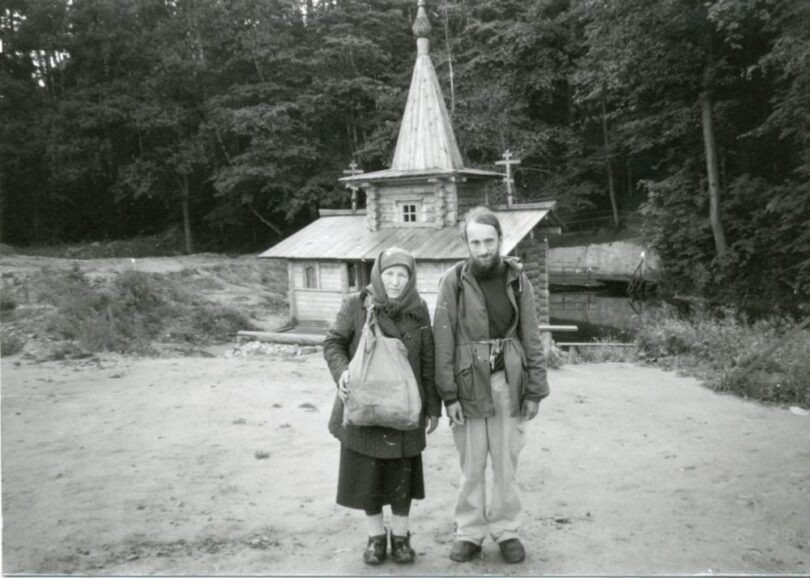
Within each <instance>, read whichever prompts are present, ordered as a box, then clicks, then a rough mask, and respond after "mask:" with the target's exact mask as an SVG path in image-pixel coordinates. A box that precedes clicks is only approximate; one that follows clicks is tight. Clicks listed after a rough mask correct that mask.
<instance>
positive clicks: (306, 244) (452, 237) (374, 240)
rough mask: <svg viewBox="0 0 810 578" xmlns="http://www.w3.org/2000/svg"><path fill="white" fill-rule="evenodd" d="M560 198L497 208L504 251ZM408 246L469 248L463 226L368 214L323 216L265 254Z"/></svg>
mask: <svg viewBox="0 0 810 578" xmlns="http://www.w3.org/2000/svg"><path fill="white" fill-rule="evenodd" d="M553 206H554V203H553V202H551V203H536V204H533V207H536V208H531V209H525V208H521V209H519V210H510V209H506V210H499V211H494V212H495V214H496V215H497V216H498V220H499V221H500V222H501V227H502V229H503V243H502V245H501V251H502V252H503V254H504V255H506V254H508V253H509V252H510V251H511V250H512V249H514V248H515V246H517V244H518V243H519V242H520V240H521V239H523V237H525V236H526V235H527V234H528V233H529V231H531V230H532V229H533V228H534V227H535V226H536V225H537V224H538V223H539V222H540V221H541V220H542V219H543V218H544V217H545V216H546V215H547V214H548V212H549V211H550V210H551V208H552V207H553ZM393 246H396V247H402V248H403V249H406V250H408V251H410V252H411V253H413V256H414V257H415V258H416V259H418V260H430V261H452V260H457V259H465V258H466V257H467V255H468V252H467V247H466V245H465V243H464V241H463V239H462V238H461V235H460V234H459V228H458V227H443V228H441V229H435V228H432V227H396V228H385V229H380V230H378V231H369V230H368V228H367V227H366V217H365V215H335V216H328V217H321V218H320V219H318V220H317V221H315V222H314V223H311V224H310V225H308V226H306V227H304V228H303V229H301V230H300V231H298V232H297V233H294V234H293V235H290V236H289V237H287V238H286V239H284V240H283V241H281V242H280V243H278V244H277V245H274V246H273V247H271V248H270V249H268V250H267V251H265V252H264V253H262V254H261V255H259V257H271V258H277V259H321V260H322V259H337V260H342V261H343V260H373V259H375V258H376V257H377V255H378V254H379V253H380V251H382V250H383V249H386V248H388V247H393Z"/></svg>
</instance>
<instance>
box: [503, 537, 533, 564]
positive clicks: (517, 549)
mask: <svg viewBox="0 0 810 578" xmlns="http://www.w3.org/2000/svg"><path fill="white" fill-rule="evenodd" d="M498 547H500V549H501V556H502V557H503V560H504V562H507V563H508V564H517V563H519V562H523V560H524V558H526V550H525V549H524V548H523V544H521V542H520V540H518V539H517V538H510V539H509V540H504V541H503V542H498Z"/></svg>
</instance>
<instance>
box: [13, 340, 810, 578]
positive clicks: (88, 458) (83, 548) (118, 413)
mask: <svg viewBox="0 0 810 578" xmlns="http://www.w3.org/2000/svg"><path fill="white" fill-rule="evenodd" d="M550 377H551V384H552V396H551V397H550V398H549V399H548V400H547V401H545V402H544V403H543V404H542V405H541V414H540V417H539V418H538V419H537V420H536V421H535V422H533V423H532V425H531V426H530V428H529V440H528V443H527V446H526V449H525V450H524V454H523V455H522V461H521V471H520V475H519V477H520V481H521V486H522V488H523V502H524V509H525V524H524V526H525V529H524V541H525V543H526V545H527V548H528V550H529V557H528V559H527V561H526V562H525V563H524V564H523V565H520V566H506V565H504V564H502V563H501V561H500V559H499V557H498V554H497V548H496V546H494V545H493V544H492V543H491V542H487V543H486V544H485V549H484V555H483V558H482V559H481V560H478V561H475V562H473V563H470V564H466V565H458V564H455V563H453V562H451V561H450V560H449V559H448V558H447V553H448V549H449V542H450V540H451V532H452V516H451V504H452V502H453V496H454V492H455V486H456V477H457V464H456V458H455V452H454V450H453V447H452V438H451V435H450V432H449V428H448V427H447V424H446V422H443V424H442V426H441V427H440V429H439V430H438V431H437V432H436V433H435V434H433V436H432V439H431V442H430V447H429V449H428V451H427V452H426V453H425V455H424V459H425V466H426V471H427V480H426V482H427V488H428V498H427V499H426V500H425V501H423V502H419V503H417V505H416V506H415V507H414V512H413V520H412V525H413V528H412V530H413V532H414V538H413V542H414V545H415V547H416V550H417V552H418V554H419V558H418V561H417V563H416V564H415V565H414V566H413V567H410V568H400V567H394V566H393V565H387V566H384V567H383V568H381V569H377V570H374V571H373V572H372V570H371V569H369V568H367V567H364V566H363V564H362V562H361V561H360V550H361V548H362V545H363V543H364V540H365V538H364V532H365V529H364V523H363V520H362V515H361V514H359V513H357V512H352V511H348V510H345V509H342V508H339V507H337V506H335V505H334V492H335V481H336V466H337V455H338V445H337V442H336V441H334V440H333V439H332V438H331V437H330V436H329V434H328V432H327V431H326V420H327V417H328V412H329V408H330V405H331V398H332V395H333V393H332V391H333V390H332V388H331V385H330V384H329V383H328V374H327V372H326V369H325V366H324V363H323V361H322V359H321V358H320V356H319V355H310V356H305V357H297V358H282V357H262V358H247V359H246V358H233V359H224V358H222V357H219V358H214V359H199V358H178V359H159V360H154V359H148V360H138V359H133V358H121V357H104V358H101V359H100V360H90V361H86V362H83V363H81V364H80V363H77V362H71V363H60V362H48V363H41V364H35V363H29V362H25V361H23V362H22V363H21V364H20V365H17V364H15V362H14V360H13V359H4V360H3V361H2V457H3V480H2V481H3V523H4V531H3V570H4V572H5V573H16V572H26V573H29V572H35V573H65V572H73V573H83V574H105V575H106V574H174V575H177V574H195V575H206V574H218V575H222V574H225V575H243V574H253V575H255V574H344V575H345V574H355V575H356V574H361V575H364V574H371V573H386V574H387V573H395V574H433V575H442V574H478V575H480V574H488V573H494V574H541V573H542V574H572V573H573V574H589V573H599V574H651V573H700V572H709V571H712V572H715V573H716V572H743V573H757V572H768V573H807V572H810V547H808V544H809V543H810V511H808V496H809V495H810V418H807V417H800V416H795V415H792V414H790V413H789V412H787V411H786V410H784V409H781V408H769V407H763V406H760V405H757V404H754V403H749V402H745V401H742V400H739V399H736V398H731V397H727V396H722V395H717V394H714V393H712V392H710V391H708V390H706V389H704V388H702V387H700V386H699V385H698V384H697V383H696V382H695V381H694V380H692V379H687V378H682V377H677V376H675V375H674V374H671V373H664V372H662V371H659V370H656V369H651V368H642V367H636V366H632V365H625V364H600V365H583V366H573V367H566V368H564V369H562V370H557V371H554V372H552V373H551V376H550ZM256 452H267V453H268V454H269V457H267V458H266V459H257V457H256V456H257V453H256ZM259 455H261V454H259Z"/></svg>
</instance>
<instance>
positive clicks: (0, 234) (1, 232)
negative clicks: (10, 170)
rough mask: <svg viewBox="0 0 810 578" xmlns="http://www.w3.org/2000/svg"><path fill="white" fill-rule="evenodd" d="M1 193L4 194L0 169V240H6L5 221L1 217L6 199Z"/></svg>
mask: <svg viewBox="0 0 810 578" xmlns="http://www.w3.org/2000/svg"><path fill="white" fill-rule="evenodd" d="M3 194H4V192H3V171H0V242H3V241H6V240H7V239H6V237H5V232H6V229H5V226H4V225H5V221H4V219H3V213H5V211H4V209H5V204H6V199H5V197H4V196H3Z"/></svg>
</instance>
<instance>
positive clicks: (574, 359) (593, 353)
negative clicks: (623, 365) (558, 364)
mask: <svg viewBox="0 0 810 578" xmlns="http://www.w3.org/2000/svg"><path fill="white" fill-rule="evenodd" d="M613 342H615V340H613V339H604V340H599V341H595V342H594V345H589V346H587V347H575V346H572V347H571V348H570V349H569V351H568V355H567V361H568V362H569V363H574V364H576V363H606V362H609V361H614V362H630V361H637V360H638V352H637V350H636V348H635V347H619V346H616V345H610V343H613Z"/></svg>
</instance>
